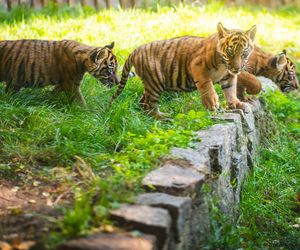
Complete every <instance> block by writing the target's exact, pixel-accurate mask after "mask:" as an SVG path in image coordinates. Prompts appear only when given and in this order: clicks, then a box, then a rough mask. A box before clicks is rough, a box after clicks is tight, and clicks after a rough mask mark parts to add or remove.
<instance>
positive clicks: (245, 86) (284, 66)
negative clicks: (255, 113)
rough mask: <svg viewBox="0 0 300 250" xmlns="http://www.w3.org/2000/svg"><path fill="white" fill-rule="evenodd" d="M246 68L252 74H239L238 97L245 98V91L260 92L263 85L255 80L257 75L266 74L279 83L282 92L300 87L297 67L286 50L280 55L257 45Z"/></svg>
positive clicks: (265, 75) (249, 92) (250, 92)
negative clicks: (265, 50) (267, 51)
mask: <svg viewBox="0 0 300 250" xmlns="http://www.w3.org/2000/svg"><path fill="white" fill-rule="evenodd" d="M246 70H247V71H248V72H249V73H251V74H245V75H242V74H241V75H239V76H238V97H239V98H240V99H241V100H243V99H244V92H245V90H246V92H247V93H248V94H258V93H259V91H260V89H261V86H260V83H259V82H257V81H255V80H254V79H253V78H255V77H254V76H253V75H255V76H264V77H267V78H269V79H271V80H272V81H273V82H275V83H276V84H277V86H278V87H279V88H280V90H281V91H282V92H290V91H293V90H296V89H298V88H299V82H298V79H297V73H296V67H295V65H294V63H293V62H292V61H291V60H290V59H289V58H288V57H287V56H286V50H283V51H282V52H281V53H279V54H278V55H272V54H269V53H266V52H264V51H263V50H262V49H260V48H259V47H257V46H255V47H254V49H253V52H252V53H251V55H250V57H249V59H248V62H247V63H246Z"/></svg>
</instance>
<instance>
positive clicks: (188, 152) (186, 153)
mask: <svg viewBox="0 0 300 250" xmlns="http://www.w3.org/2000/svg"><path fill="white" fill-rule="evenodd" d="M170 158H172V159H185V160H187V161H188V162H189V166H190V167H192V168H194V169H196V170H197V171H199V172H200V173H202V174H204V175H207V174H209V169H210V160H209V154H208V150H207V151H205V150H202V151H201V152H199V150H197V149H192V148H176V147H175V148H172V149H171V152H170Z"/></svg>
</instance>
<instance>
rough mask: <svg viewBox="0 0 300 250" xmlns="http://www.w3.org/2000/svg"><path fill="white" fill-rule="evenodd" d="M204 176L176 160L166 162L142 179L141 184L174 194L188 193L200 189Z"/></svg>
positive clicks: (151, 188)
mask: <svg viewBox="0 0 300 250" xmlns="http://www.w3.org/2000/svg"><path fill="white" fill-rule="evenodd" d="M204 179H205V176H204V175H203V174H201V173H199V172H198V171H196V170H195V169H193V168H189V167H186V168H183V167H181V166H178V164H176V161H173V162H166V163H165V164H164V165H163V166H162V167H160V168H158V169H155V170H154V171H152V172H150V173H149V174H148V175H147V176H146V177H145V178H144V179H143V182H142V183H143V186H144V187H145V188H148V189H149V188H150V190H153V188H155V190H157V191H159V192H164V193H167V194H172V195H176V196H184V195H189V194H192V193H194V192H198V191H199V190H200V186H201V185H202V183H203V182H204Z"/></svg>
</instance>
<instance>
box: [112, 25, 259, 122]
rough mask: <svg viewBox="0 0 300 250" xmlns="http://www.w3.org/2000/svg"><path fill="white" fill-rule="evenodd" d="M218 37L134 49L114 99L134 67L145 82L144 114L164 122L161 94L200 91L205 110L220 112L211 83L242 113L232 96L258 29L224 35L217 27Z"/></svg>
mask: <svg viewBox="0 0 300 250" xmlns="http://www.w3.org/2000/svg"><path fill="white" fill-rule="evenodd" d="M217 31H218V32H217V34H214V35H212V36H210V37H208V38H204V39H203V38H201V37H196V36H184V37H179V38H172V39H169V40H162V41H155V42H151V43H149V44H145V45H142V46H140V47H138V48H137V49H136V50H134V51H133V52H132V53H131V54H130V55H129V57H128V59H127V60H126V62H125V65H124V68H123V72H122V79H121V81H120V84H119V86H118V89H117V92H116V93H115V95H114V96H113V97H112V100H114V99H115V98H116V97H117V96H119V95H120V93H121V92H122V90H123V89H124V87H125V85H126V82H127V79H128V74H129V72H130V69H131V67H132V66H134V68H135V72H136V73H137V75H138V76H139V77H141V79H142V80H143V83H144V94H143V96H142V98H141V100H140V104H141V105H142V107H143V109H144V110H145V111H147V112H149V114H151V115H153V116H155V117H156V118H163V117H165V115H166V114H163V113H161V112H160V111H159V109H158V101H159V98H160V95H161V93H162V92H163V91H193V90H195V89H198V90H199V92H200V94H201V99H202V103H203V104H204V106H205V107H206V108H207V109H209V110H216V109H218V108H219V101H218V95H217V93H216V91H215V89H214V86H213V83H216V82H219V81H221V85H222V88H223V91H224V94H225V98H226V100H227V102H228V105H229V107H230V108H244V107H245V106H244V105H245V104H244V103H242V102H240V101H239V100H238V99H237V96H236V82H237V75H238V74H239V73H240V71H241V70H242V68H243V67H244V64H245V62H246V59H247V58H248V56H249V55H250V53H251V51H252V48H253V47H254V45H253V40H254V37H255V33H256V26H253V27H252V28H251V29H250V30H248V31H242V30H227V29H225V28H224V27H223V25H222V24H221V23H219V24H218V26H217Z"/></svg>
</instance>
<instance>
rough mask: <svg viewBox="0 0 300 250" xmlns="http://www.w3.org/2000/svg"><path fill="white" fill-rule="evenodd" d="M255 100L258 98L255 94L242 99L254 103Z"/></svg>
mask: <svg viewBox="0 0 300 250" xmlns="http://www.w3.org/2000/svg"><path fill="white" fill-rule="evenodd" d="M255 100H256V97H255V96H247V97H245V98H244V99H243V100H242V101H243V102H247V103H250V104H253V103H254V102H255Z"/></svg>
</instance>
